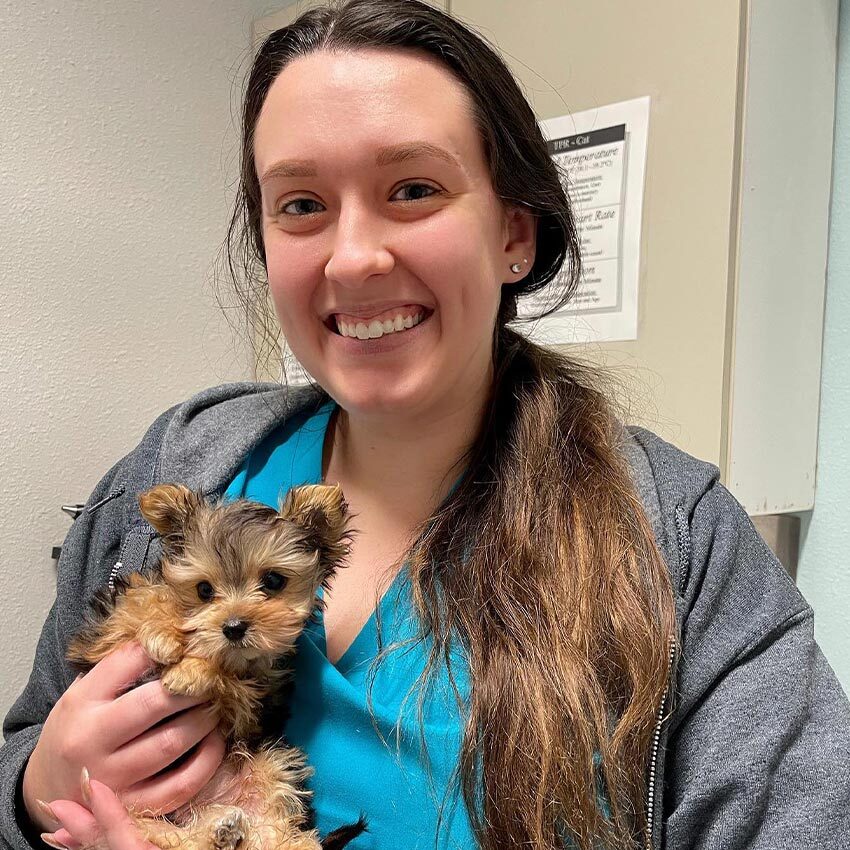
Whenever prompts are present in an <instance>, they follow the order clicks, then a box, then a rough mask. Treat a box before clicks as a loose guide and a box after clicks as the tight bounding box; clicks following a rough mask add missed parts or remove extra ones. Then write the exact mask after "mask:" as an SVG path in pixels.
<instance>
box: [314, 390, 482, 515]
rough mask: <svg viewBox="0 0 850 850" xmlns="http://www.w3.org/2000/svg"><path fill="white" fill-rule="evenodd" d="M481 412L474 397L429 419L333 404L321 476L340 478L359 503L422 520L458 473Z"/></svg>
mask: <svg viewBox="0 0 850 850" xmlns="http://www.w3.org/2000/svg"><path fill="white" fill-rule="evenodd" d="M481 414H482V403H481V400H479V399H477V398H476V399H468V400H466V401H465V402H463V403H462V404H459V405H456V406H455V407H452V408H450V409H447V410H445V411H443V412H441V413H440V414H438V415H434V416H432V417H429V418H426V417H422V416H416V417H400V416H393V417H389V416H375V417H370V416H358V415H352V414H350V413H348V412H346V411H344V410H343V409H342V408H337V409H336V412H335V414H334V417H333V419H332V421H331V426H330V427H329V429H328V438H327V440H326V442H325V451H324V459H323V472H324V479H325V481H327V482H328V483H333V482H337V481H338V482H340V483H341V484H342V487H343V490H344V491H347V492H348V493H349V494H350V496H351V498H353V499H354V500H355V501H356V502H358V503H360V504H361V505H362V504H364V503H367V502H368V503H370V505H377V504H380V506H381V508H382V510H389V511H392V513H393V514H395V515H396V516H397V517H398V518H399V519H400V520H401V519H402V518H405V517H407V518H408V519H409V521H410V522H421V521H422V520H424V519H425V518H426V517H427V516H429V515H430V514H431V513H432V512H433V511H434V509H435V508H436V507H437V506H438V505H439V503H440V502H441V501H442V500H443V499H444V498H445V496H446V495H447V494H448V492H449V491H450V490H451V488H452V486H453V484H454V483H455V481H456V480H457V478H458V476H459V475H460V474H461V473H462V471H463V456H464V454H465V452H466V451H467V449H468V448H469V447H470V445H471V444H472V442H473V440H474V439H475V436H476V434H477V431H478V428H479V423H480V420H481ZM364 506H365V505H364Z"/></svg>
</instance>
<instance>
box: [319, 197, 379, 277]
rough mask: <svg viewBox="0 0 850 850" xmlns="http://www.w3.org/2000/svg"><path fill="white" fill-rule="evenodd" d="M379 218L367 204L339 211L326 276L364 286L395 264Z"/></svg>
mask: <svg viewBox="0 0 850 850" xmlns="http://www.w3.org/2000/svg"><path fill="white" fill-rule="evenodd" d="M385 238H386V230H385V227H384V223H382V221H381V220H380V217H379V216H378V215H377V214H376V213H374V212H372V211H370V210H368V209H366V208H365V207H362V206H360V207H355V206H353V205H352V206H350V207H348V208H347V209H345V210H343V211H342V212H341V213H340V217H339V219H338V221H337V227H336V234H335V237H334V241H333V247H332V253H331V257H330V259H329V260H328V262H327V265H326V266H325V277H327V279H328V280H332V281H335V282H336V283H339V284H340V285H342V286H349V287H358V286H362V285H363V284H364V283H365V282H366V281H367V280H368V279H369V278H370V277H372V275H376V274H387V272H389V271H391V270H392V268H393V266H394V265H395V260H394V258H393V255H392V253H390V251H389V250H388V249H387V247H386V244H385Z"/></svg>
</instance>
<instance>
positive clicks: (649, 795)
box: [646, 637, 676, 850]
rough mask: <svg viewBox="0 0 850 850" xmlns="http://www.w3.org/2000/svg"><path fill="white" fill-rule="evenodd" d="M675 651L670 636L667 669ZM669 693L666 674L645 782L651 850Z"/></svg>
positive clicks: (670, 665)
mask: <svg viewBox="0 0 850 850" xmlns="http://www.w3.org/2000/svg"><path fill="white" fill-rule="evenodd" d="M675 652H676V639H675V638H673V637H671V638H670V656H669V659H668V663H669V667H668V670H672V668H673V656H674V654H675ZM669 693H670V684H669V676H668V684H667V687H666V688H665V689H664V696H662V697H661V705H660V706H659V708H658V714H657V715H656V718H655V734H654V735H653V736H652V760H651V762H650V764H649V782H648V783H647V791H646V823H647V832H646V850H652V833H653V828H654V825H655V771H656V766H657V761H658V745H659V744H660V743H661V724H662V722H663V720H664V709H665V708H666V707H667V695H668V694H669Z"/></svg>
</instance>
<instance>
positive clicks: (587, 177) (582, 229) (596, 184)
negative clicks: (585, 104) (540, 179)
mask: <svg viewBox="0 0 850 850" xmlns="http://www.w3.org/2000/svg"><path fill="white" fill-rule="evenodd" d="M649 101H650V99H649V97H640V98H636V99H635V100H627V101H624V102H622V103H615V104H610V105H608V106H601V107H598V108H596V109H588V110H586V111H585V112H576V113H574V114H572V115H562V116H559V117H557V118H550V119H547V120H544V121H541V122H540V126H541V129H542V131H543V135H544V136H545V137H546V139H547V142H548V145H549V152H550V154H551V156H552V158H553V159H554V160H555V163H556V164H557V166H558V169H559V171H560V172H561V180H562V183H563V185H564V188H565V189H566V190H567V193H568V195H569V198H570V201H571V203H572V206H573V213H574V215H575V218H576V223H577V226H578V231H579V236H580V240H581V251H582V259H583V263H584V268H583V272H582V280H581V284H580V286H579V288H578V291H577V293H576V295H575V296H574V297H573V299H572V301H571V302H570V303H569V305H567V307H565V308H564V309H562V310H559V311H557V312H556V313H553V314H552V315H551V316H548V317H547V318H545V319H541V320H540V321H539V322H536V323H534V324H525V323H520V324H519V325H518V328H519V329H520V330H522V332H523V333H525V334H526V335H527V336H530V337H532V338H533V339H536V340H538V341H540V342H546V343H565V342H588V341H602V340H622V339H636V338H637V319H638V315H637V311H638V276H639V271H640V235H641V215H642V209H643V183H644V174H645V172H646V141H647V129H648V125H649ZM563 271H564V269H562V272H563ZM559 284H562V280H561V275H559V277H558V278H556V279H555V280H554V281H552V283H551V284H550V285H549V286H548V287H545V288H544V289H543V290H542V292H540V293H535V294H534V295H531V296H529V297H526V298H522V299H520V302H519V315H520V316H521V317H522V316H533V315H535V314H536V313H538V312H539V311H540V310H541V309H545V308H546V307H547V306H548V305H550V304H551V300H550V299H551V297H552V292H553V290H554V291H555V292H560V291H561V287H560V286H559Z"/></svg>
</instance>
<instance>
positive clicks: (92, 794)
mask: <svg viewBox="0 0 850 850" xmlns="http://www.w3.org/2000/svg"><path fill="white" fill-rule="evenodd" d="M80 784H81V794H82V797H83V801H84V802H85V804H86V806H88V808H85V807H84V806H81V805H80V804H79V803H75V802H73V801H71V800H54V801H53V802H52V803H50V804H49V805H48V806H47V808H46V811H45V816H52V818H51V820H52V827H51V828H52V829H54V830H55V832H52V833H45V834H44V835H42V836H41V838H42V840H43V841H44V842H45V843H46V844H47V845H49V846H51V847H57V848H68V850H77V848H80V847H95V846H96V847H98V848H99V850H100V849H102V850H107V848H108V850H157V848H156V846H155V845H153V844H151V843H150V842H149V841H146V840H145V839H144V838H143V837H142V834H141V833H140V832H139V830H138V828H137V827H136V825H135V824H134V823H133V820H132V819H131V818H130V816H129V815H128V814H127V810H126V808H125V807H124V804H123V803H122V802H121V801H120V800H119V799H118V797H117V796H116V795H115V792H114V791H113V790H112V789H111V788H110V787H109V786H107V785H104V784H103V783H102V782H98V781H97V780H94V779H91V780H89V779H88V775H87V773H86V774H83V777H82V780H81V783H80ZM57 827H58V828H57Z"/></svg>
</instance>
